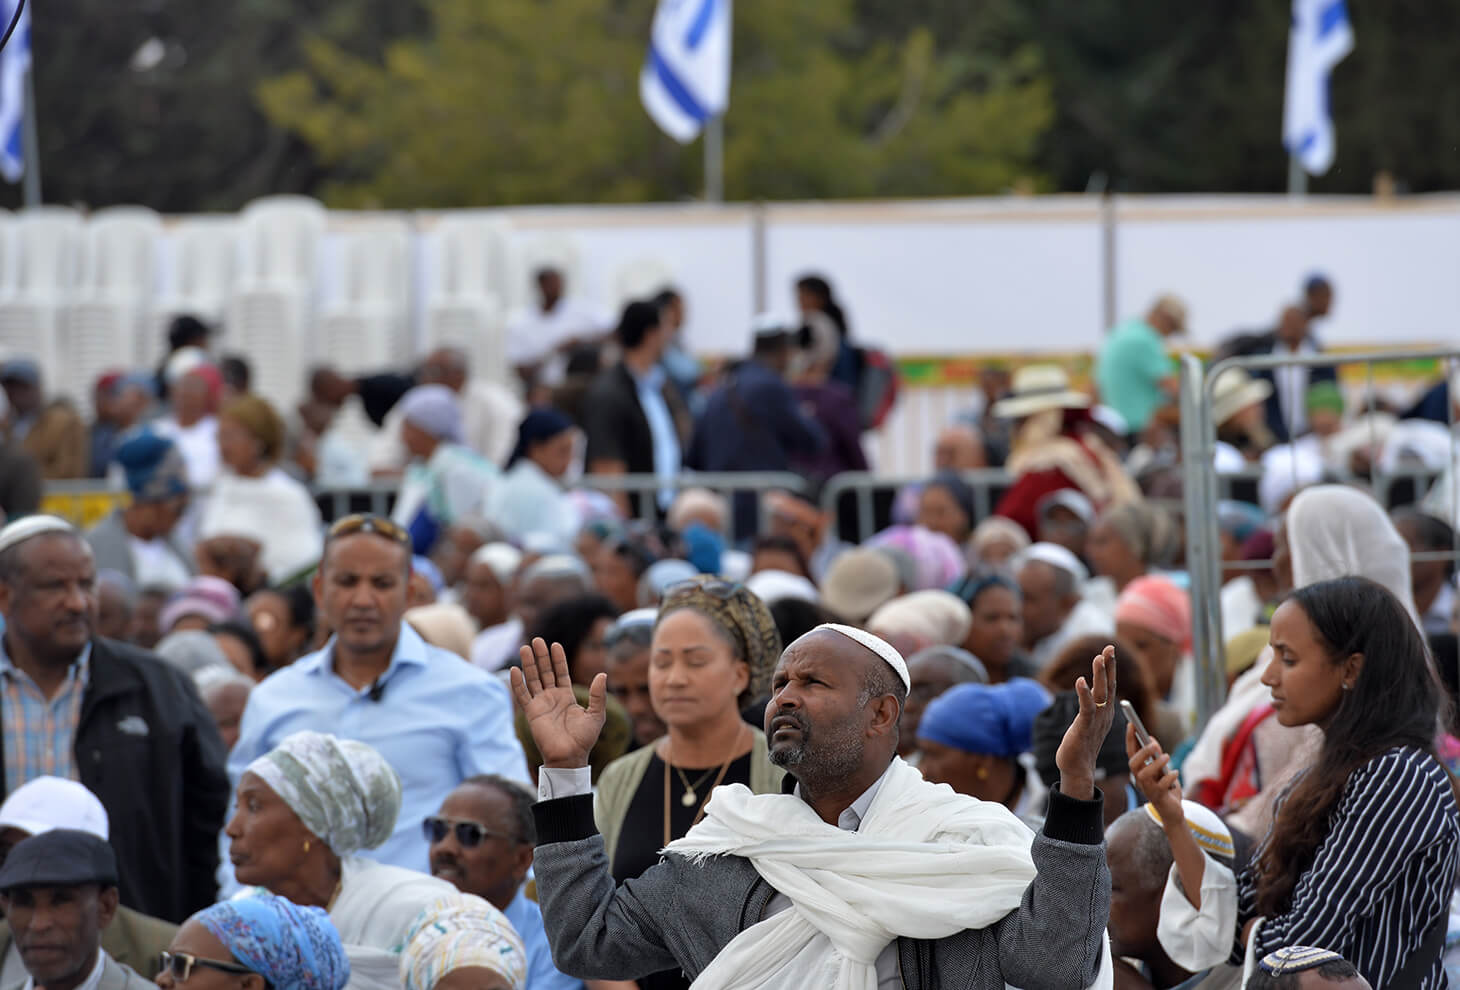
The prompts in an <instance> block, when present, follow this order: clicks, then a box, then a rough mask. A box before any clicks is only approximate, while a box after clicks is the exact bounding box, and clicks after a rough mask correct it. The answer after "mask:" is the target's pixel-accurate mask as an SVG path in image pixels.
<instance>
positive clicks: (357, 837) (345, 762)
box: [246, 732, 401, 856]
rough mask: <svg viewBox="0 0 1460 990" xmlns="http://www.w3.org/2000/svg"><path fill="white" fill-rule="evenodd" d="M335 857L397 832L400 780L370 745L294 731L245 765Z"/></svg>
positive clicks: (369, 844)
mask: <svg viewBox="0 0 1460 990" xmlns="http://www.w3.org/2000/svg"><path fill="white" fill-rule="evenodd" d="M246 772H247V773H251V774H254V775H255V776H257V777H258V778H259V779H260V780H262V781H263V782H264V783H266V784H268V785H269V787H271V788H272V789H273V791H274V793H275V794H277V795H279V798H280V800H282V801H283V802H284V803H285V804H287V805H288V806H289V808H290V810H292V811H293V812H294V814H296V815H298V816H299V820H300V821H301V822H302V823H303V824H304V827H305V828H307V829H309V831H311V832H313V833H314V834H315V835H316V836H318V837H319V839H320V841H321V842H323V843H324V844H325V845H327V846H329V848H330V851H331V852H333V853H334V854H335V855H336V856H348V855H349V854H351V853H355V852H359V851H360V850H362V849H374V848H375V847H376V846H378V845H380V844H381V843H382V842H384V841H385V840H386V839H388V838H390V835H391V832H392V831H394V830H395V820H396V817H397V816H398V815H399V814H400V806H401V786H400V777H398V776H397V775H396V772H395V771H394V770H393V769H391V766H390V764H389V763H387V762H385V757H383V756H381V755H380V753H379V752H377V751H376V750H375V749H374V748H373V747H371V746H367V745H366V744H365V743H362V742H356V741H355V740H353V739H339V738H336V737H335V736H329V735H325V734H324V733H322V732H296V733H294V734H293V735H291V736H288V737H287V738H285V739H284V741H283V742H281V743H279V745H278V746H276V747H275V748H274V749H272V750H271V751H269V752H268V753H265V754H264V755H263V756H260V757H259V758H258V759H256V760H254V761H253V762H252V763H250V764H249V765H248V769H247V770H246Z"/></svg>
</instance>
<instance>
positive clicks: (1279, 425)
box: [1229, 332, 1338, 443]
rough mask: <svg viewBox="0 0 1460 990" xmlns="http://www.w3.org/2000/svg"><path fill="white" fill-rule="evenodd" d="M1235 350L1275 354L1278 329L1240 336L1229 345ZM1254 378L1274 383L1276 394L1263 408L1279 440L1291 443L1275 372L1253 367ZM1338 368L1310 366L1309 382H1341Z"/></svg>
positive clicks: (1250, 354)
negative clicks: (1244, 336)
mask: <svg viewBox="0 0 1460 990" xmlns="http://www.w3.org/2000/svg"><path fill="white" fill-rule="evenodd" d="M1308 342H1309V343H1311V344H1312V345H1313V347H1314V349H1315V350H1318V351H1322V350H1323V348H1322V347H1321V346H1319V344H1318V341H1316V340H1314V339H1313V338H1312V337H1311V336H1310V337H1309V338H1308ZM1229 347H1230V351H1231V353H1232V354H1235V355H1237V356H1241V357H1255V356H1258V355H1267V354H1271V353H1272V352H1273V351H1274V350H1276V349H1277V333H1276V332H1270V333H1260V334H1254V335H1252V336H1250V337H1246V338H1239V339H1238V340H1237V341H1234V342H1233V343H1232V344H1231V345H1229ZM1252 377H1253V378H1260V379H1262V380H1263V381H1265V382H1267V383H1268V384H1269V385H1271V386H1272V394H1271V395H1269V396H1268V397H1267V402H1266V403H1265V404H1264V406H1263V412H1264V414H1265V416H1266V418H1267V428H1268V430H1269V431H1271V433H1272V435H1273V436H1274V437H1276V438H1277V440H1278V442H1279V443H1288V442H1289V441H1290V440H1291V439H1292V438H1291V437H1289V436H1288V424H1287V422H1286V421H1285V420H1284V419H1283V406H1282V400H1281V399H1280V398H1279V397H1278V388H1277V381H1276V379H1275V378H1274V377H1273V373H1272V372H1271V371H1270V370H1268V369H1266V368H1263V369H1253V371H1252ZM1337 381H1338V370H1337V369H1336V368H1334V367H1333V366H1332V365H1326V366H1325V365H1316V366H1314V367H1312V368H1309V369H1308V385H1309V387H1310V388H1311V387H1312V386H1313V385H1316V384H1317V383H1319V382H1337Z"/></svg>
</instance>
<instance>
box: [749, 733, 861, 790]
mask: <svg viewBox="0 0 1460 990" xmlns="http://www.w3.org/2000/svg"><path fill="white" fill-rule="evenodd" d="M841 728H843V729H844V730H845V731H843V732H839V733H837V736H838V737H839V738H827V737H823V738H821V739H820V740H818V738H817V737H816V736H814V735H813V732H812V730H811V728H810V727H809V726H807V727H805V728H804V729H803V730H802V735H801V741H800V742H799V743H797V744H796V746H795V747H794V748H792V749H784V748H783V749H772V750H771V754H770V758H771V762H772V763H774V764H775V765H776V766H778V767H782V768H783V769H787V770H789V769H791V768H792V767H795V768H798V769H799V770H800V772H799V773H797V774H796V775H795V776H796V779H797V780H799V781H801V783H803V784H804V785H806V786H807V787H808V788H809V789H811V790H817V791H819V790H825V789H828V788H831V787H838V786H840V785H841V784H842V783H843V782H844V781H846V780H849V779H850V778H851V777H852V776H853V775H855V774H856V772H857V771H858V770H860V769H861V767H862V747H861V745H859V744H860V743H861V742H862V734H861V732H860V731H859V730H858V729H857V728H856V727H855V726H852V725H848V726H844V727H841ZM808 760H809V761H810V762H809V763H808Z"/></svg>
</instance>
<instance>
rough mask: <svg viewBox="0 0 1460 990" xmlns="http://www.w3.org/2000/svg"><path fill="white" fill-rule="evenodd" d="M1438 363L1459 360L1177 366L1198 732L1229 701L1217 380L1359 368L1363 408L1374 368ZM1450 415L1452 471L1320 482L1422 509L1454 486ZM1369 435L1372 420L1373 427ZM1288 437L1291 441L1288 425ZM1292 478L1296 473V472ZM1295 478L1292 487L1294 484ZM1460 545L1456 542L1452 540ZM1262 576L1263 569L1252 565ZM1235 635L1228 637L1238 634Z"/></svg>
mask: <svg viewBox="0 0 1460 990" xmlns="http://www.w3.org/2000/svg"><path fill="white" fill-rule="evenodd" d="M1416 360H1421V361H1437V362H1439V363H1440V366H1441V367H1442V368H1444V367H1446V366H1447V365H1451V364H1453V362H1455V361H1457V360H1460V350H1456V349H1453V348H1451V349H1439V350H1428V351H1374V352H1366V353H1359V354H1311V355H1303V356H1291V357H1290V356H1273V355H1255V356H1250V357H1234V358H1228V359H1226V360H1224V361H1221V362H1219V363H1217V364H1215V365H1213V366H1212V367H1211V368H1207V367H1206V366H1204V365H1203V364H1202V361H1201V359H1200V358H1198V357H1196V356H1194V355H1185V356H1183V357H1182V359H1181V398H1180V406H1181V457H1182V474H1183V479H1182V480H1183V498H1184V501H1185V510H1186V519H1187V526H1186V566H1187V570H1188V572H1189V574H1190V578H1191V585H1190V589H1191V599H1192V655H1193V657H1194V659H1195V661H1196V664H1197V692H1196V703H1197V729H1198V731H1200V729H1201V728H1202V727H1203V726H1205V725H1206V722H1207V719H1209V718H1210V717H1211V715H1212V713H1213V712H1214V711H1216V710H1217V708H1218V707H1220V706H1221V704H1222V702H1223V701H1224V700H1225V699H1226V694H1227V683H1226V661H1225V647H1226V638H1225V637H1226V632H1227V631H1226V630H1223V628H1222V613H1221V591H1222V569H1223V564H1222V553H1221V536H1220V533H1219V530H1218V525H1217V502H1218V500H1219V498H1220V497H1221V494H1220V491H1219V486H1221V485H1223V484H1224V483H1226V482H1227V478H1226V477H1223V476H1219V475H1217V473H1216V472H1215V470H1213V466H1212V465H1213V457H1214V455H1215V451H1216V443H1217V425H1218V424H1216V423H1214V422H1213V421H1212V399H1213V385H1214V383H1215V381H1216V379H1217V377H1218V376H1219V375H1221V373H1222V372H1224V371H1226V370H1228V369H1229V368H1241V369H1243V370H1245V371H1248V372H1252V371H1277V370H1278V369H1281V368H1319V367H1321V368H1327V367H1332V368H1339V367H1342V366H1345V365H1355V364H1359V365H1363V366H1364V367H1365V368H1366V369H1367V388H1366V390H1365V396H1364V399H1365V402H1366V403H1368V402H1369V401H1371V400H1372V399H1373V398H1374V397H1375V395H1376V392H1375V390H1374V387H1373V381H1374V374H1373V372H1374V365H1376V364H1380V363H1385V362H1395V361H1416ZM1451 398H1452V402H1451V405H1450V409H1449V410H1448V414H1449V420H1448V424H1447V425H1448V427H1449V430H1450V434H1451V437H1452V440H1451V445H1450V464H1449V466H1448V468H1447V469H1446V471H1438V472H1437V471H1434V470H1427V469H1415V468H1410V467H1403V468H1400V469H1399V470H1395V471H1390V472H1380V471H1378V469H1377V466H1375V467H1374V469H1373V471H1372V472H1371V473H1370V474H1369V475H1368V476H1367V477H1357V476H1355V475H1353V474H1352V473H1351V472H1348V471H1346V470H1339V471H1326V472H1325V478H1326V479H1327V480H1331V481H1334V482H1340V483H1348V484H1359V485H1362V486H1363V487H1365V488H1367V489H1368V490H1369V491H1370V492H1371V493H1372V494H1373V495H1374V497H1375V498H1376V499H1377V500H1378V501H1379V503H1380V504H1381V505H1383V506H1384V507H1385V508H1386V509H1391V508H1394V506H1395V504H1396V502H1398V501H1401V496H1400V495H1399V493H1397V492H1396V488H1398V487H1399V486H1401V485H1408V486H1411V488H1410V491H1409V492H1406V493H1404V494H1408V495H1410V496H1411V500H1412V501H1414V502H1416V503H1417V502H1419V501H1420V500H1421V499H1422V498H1423V497H1424V495H1425V493H1426V491H1427V490H1428V489H1429V488H1430V486H1432V485H1433V484H1434V483H1435V481H1436V479H1437V478H1439V477H1442V476H1443V475H1444V474H1445V473H1446V472H1448V473H1449V475H1450V476H1451V477H1452V478H1454V477H1456V476H1457V474H1460V472H1457V460H1460V451H1457V446H1456V443H1455V440H1454V438H1455V437H1456V432H1455V407H1454V403H1455V401H1457V400H1460V396H1452V397H1451ZM1370 424H1371V429H1372V424H1373V420H1370ZM1288 432H1289V434H1290V435H1291V434H1292V433H1293V429H1292V427H1291V423H1290V425H1289V430H1288ZM1371 446H1374V447H1377V446H1378V444H1377V435H1376V434H1375V435H1374V436H1373V437H1372V438H1371ZM1293 469H1294V471H1295V472H1296V470H1297V465H1296V464H1294V466H1293ZM1296 480H1297V479H1296V476H1295V481H1296ZM1456 490H1460V486H1452V504H1451V505H1450V506H1449V507H1448V513H1449V514H1448V515H1447V516H1446V517H1445V521H1446V522H1447V523H1451V524H1453V523H1454V521H1455V519H1456V518H1457V514H1456V506H1455V504H1454V496H1455V491H1456ZM1457 543H1460V534H1457ZM1437 557H1439V558H1444V559H1451V560H1455V559H1460V545H1457V546H1455V547H1452V549H1451V551H1450V552H1448V553H1443V554H1434V553H1416V554H1412V555H1411V558H1412V559H1413V560H1426V559H1435V558H1437ZM1250 566H1251V567H1252V568H1253V569H1260V568H1261V567H1262V566H1263V565H1262V563H1261V562H1254V563H1253V564H1251V565H1250ZM1238 631H1240V630H1233V632H1238Z"/></svg>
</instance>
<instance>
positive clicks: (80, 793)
mask: <svg viewBox="0 0 1460 990" xmlns="http://www.w3.org/2000/svg"><path fill="white" fill-rule="evenodd" d="M0 828H18V829H20V830H21V831H22V832H27V833H29V834H30V835H40V834H41V833H42V832H49V831H51V830H52V829H56V828H73V829H77V830H78V831H81V832H90V833H91V834H92V835H94V836H96V837H97V838H99V839H107V838H109V834H108V833H109V832H110V831H111V826H110V822H109V820H108V818H107V814H106V808H104V807H102V804H101V801H100V800H99V799H98V798H97V796H96V795H95V794H93V793H91V792H90V791H88V790H87V789H86V788H85V787H84V786H83V785H81V784H78V783H77V782H76V781H74V780H64V779H62V778H60V777H37V778H36V779H35V780H32V781H31V782H30V783H28V784H22V785H21V786H19V787H17V788H16V789H15V791H14V792H13V793H12V794H11V795H10V796H9V797H8V798H6V799H5V803H4V804H0Z"/></svg>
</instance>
